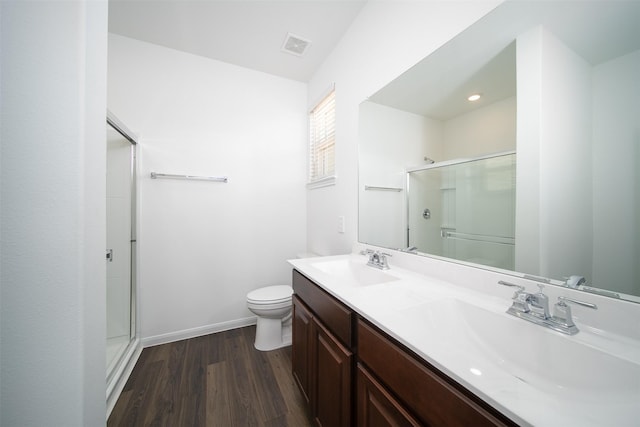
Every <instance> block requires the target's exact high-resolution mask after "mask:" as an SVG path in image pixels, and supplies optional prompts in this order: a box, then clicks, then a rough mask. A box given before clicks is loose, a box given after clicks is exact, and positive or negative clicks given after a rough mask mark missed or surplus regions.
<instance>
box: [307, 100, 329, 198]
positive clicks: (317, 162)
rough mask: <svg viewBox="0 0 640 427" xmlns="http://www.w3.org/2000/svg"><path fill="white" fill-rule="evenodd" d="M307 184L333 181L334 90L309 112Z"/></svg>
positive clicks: (314, 185) (315, 184)
mask: <svg viewBox="0 0 640 427" xmlns="http://www.w3.org/2000/svg"><path fill="white" fill-rule="evenodd" d="M309 130H310V145H309V184H308V185H309V186H310V187H321V186H324V185H331V184H333V183H334V182H335V159H334V157H335V142H336V98H335V90H331V92H330V93H329V94H328V95H327V96H326V97H324V98H323V99H322V101H320V103H319V104H318V105H316V106H315V107H314V108H313V110H311V112H310V113H309Z"/></svg>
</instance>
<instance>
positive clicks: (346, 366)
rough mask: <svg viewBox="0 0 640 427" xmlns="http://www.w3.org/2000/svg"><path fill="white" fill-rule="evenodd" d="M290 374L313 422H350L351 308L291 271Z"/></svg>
mask: <svg viewBox="0 0 640 427" xmlns="http://www.w3.org/2000/svg"><path fill="white" fill-rule="evenodd" d="M293 289H294V293H295V294H294V296H293V339H292V341H293V347H292V356H291V358H292V364H293V376H294V378H295V381H296V382H297V383H298V386H299V388H300V390H302V393H303V395H304V397H305V399H306V400H307V402H308V407H309V411H310V414H311V417H312V418H313V420H314V421H315V423H316V424H317V425H318V426H325V427H334V426H335V427H340V426H344V427H348V426H351V425H353V418H352V414H353V412H352V407H353V404H352V395H353V390H352V384H353V366H354V357H353V352H352V348H353V340H352V337H353V325H354V315H353V312H352V311H351V310H349V309H348V308H347V307H345V306H344V305H343V304H341V303H340V302H338V301H337V300H335V299H334V298H333V297H331V296H330V295H329V294H327V293H326V292H324V291H323V290H321V289H320V288H319V287H318V286H317V285H315V284H314V283H313V282H311V281H310V280H309V279H307V278H306V277H304V276H303V275H301V274H300V273H298V272H297V271H295V270H294V273H293Z"/></svg>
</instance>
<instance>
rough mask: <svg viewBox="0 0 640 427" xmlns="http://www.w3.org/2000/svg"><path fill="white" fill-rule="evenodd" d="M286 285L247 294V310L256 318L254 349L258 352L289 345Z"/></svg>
mask: <svg viewBox="0 0 640 427" xmlns="http://www.w3.org/2000/svg"><path fill="white" fill-rule="evenodd" d="M292 294H293V288H292V287H291V286H287V285H277V286H267V287H264V288H260V289H255V290H253V291H251V292H249V293H248V294H247V308H249V310H251V312H252V313H253V314H255V315H256V316H257V317H258V322H257V324H256V341H255V343H254V345H253V346H254V347H255V348H256V349H257V350H260V351H269V350H275V349H277V348H281V347H286V346H288V345H291V323H292V322H291V311H292V309H293V305H292V302H291V295H292Z"/></svg>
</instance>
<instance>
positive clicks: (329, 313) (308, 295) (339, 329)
mask: <svg viewBox="0 0 640 427" xmlns="http://www.w3.org/2000/svg"><path fill="white" fill-rule="evenodd" d="M293 292H294V293H296V294H297V295H298V296H299V297H300V299H302V300H303V301H304V302H305V304H306V305H307V307H309V308H310V309H311V311H312V312H313V313H314V314H315V315H316V317H317V318H319V319H320V320H322V322H323V323H324V324H325V325H326V326H327V329H329V330H330V331H331V333H333V334H334V335H335V336H336V337H338V339H339V340H340V341H342V343H343V344H344V345H346V346H347V347H348V348H353V345H354V340H353V323H354V320H353V316H352V311H351V310H349V309H348V308H347V307H346V306H344V305H343V304H342V303H340V302H338V301H337V300H336V299H335V298H334V297H332V296H331V295H329V294H328V293H326V292H325V291H323V290H322V289H320V288H319V287H318V285H316V284H315V283H313V282H312V281H311V280H309V279H307V278H306V277H305V276H303V275H302V274H300V273H299V272H298V271H296V270H293Z"/></svg>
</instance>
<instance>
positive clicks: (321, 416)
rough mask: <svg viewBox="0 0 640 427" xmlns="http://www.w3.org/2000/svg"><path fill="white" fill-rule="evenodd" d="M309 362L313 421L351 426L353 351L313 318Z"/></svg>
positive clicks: (320, 423) (323, 424)
mask: <svg viewBox="0 0 640 427" xmlns="http://www.w3.org/2000/svg"><path fill="white" fill-rule="evenodd" d="M313 324H314V327H313V329H312V331H313V335H314V341H315V342H314V351H313V357H312V366H313V374H312V376H313V377H314V381H315V384H314V393H313V396H312V404H311V411H312V414H313V416H314V418H315V421H316V423H317V425H319V426H325V427H340V426H344V427H349V426H351V364H352V360H353V354H352V353H351V352H350V351H349V350H348V349H347V348H346V347H344V346H343V345H342V344H340V342H339V341H338V340H337V339H336V338H335V337H334V336H333V335H331V333H330V332H329V331H327V330H326V329H325V327H324V326H323V325H322V323H319V322H318V321H316V319H313Z"/></svg>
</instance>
